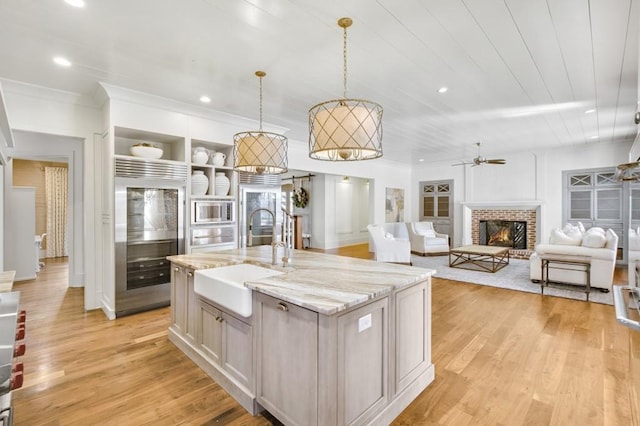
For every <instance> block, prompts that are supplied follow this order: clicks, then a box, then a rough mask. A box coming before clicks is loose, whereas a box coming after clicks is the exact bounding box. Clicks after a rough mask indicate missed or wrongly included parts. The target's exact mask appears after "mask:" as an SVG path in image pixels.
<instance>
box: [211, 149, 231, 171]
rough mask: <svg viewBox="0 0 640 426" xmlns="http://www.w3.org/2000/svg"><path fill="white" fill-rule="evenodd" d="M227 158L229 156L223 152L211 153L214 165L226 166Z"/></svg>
mask: <svg viewBox="0 0 640 426" xmlns="http://www.w3.org/2000/svg"><path fill="white" fill-rule="evenodd" d="M226 159H227V156H226V155H224V154H223V153H222V152H215V151H214V152H212V153H211V164H213V165H214V166H218V167H220V166H224V160H226Z"/></svg>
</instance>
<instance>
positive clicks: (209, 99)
mask: <svg viewBox="0 0 640 426" xmlns="http://www.w3.org/2000/svg"><path fill="white" fill-rule="evenodd" d="M200 102H202V103H203V104H208V103H209V102H211V98H210V97H208V96H205V95H202V96H200Z"/></svg>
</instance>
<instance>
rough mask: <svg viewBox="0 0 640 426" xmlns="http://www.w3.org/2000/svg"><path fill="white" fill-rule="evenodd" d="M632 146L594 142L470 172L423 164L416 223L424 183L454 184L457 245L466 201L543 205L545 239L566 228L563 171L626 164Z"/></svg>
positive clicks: (417, 176) (416, 171)
mask: <svg viewBox="0 0 640 426" xmlns="http://www.w3.org/2000/svg"><path fill="white" fill-rule="evenodd" d="M631 143H632V141H628V142H622V143H615V144H614V143H594V144H586V145H584V146H582V147H578V148H576V147H568V148H560V149H555V150H548V151H539V152H523V153H516V154H508V155H504V156H502V155H499V154H498V156H500V157H503V158H505V159H506V160H507V164H505V165H489V164H484V165H481V166H476V167H471V166H469V165H467V166H451V163H453V162H451V163H446V164H443V163H421V164H420V165H418V166H415V167H414V168H413V171H412V176H411V182H412V185H411V188H412V189H411V193H412V194H413V199H414V200H415V201H416V202H414V203H413V208H412V210H411V216H412V219H411V220H417V219H418V214H419V212H418V203H417V200H418V196H419V186H418V183H419V182H421V181H433V180H444V179H453V181H454V183H453V185H454V241H453V245H454V246H459V245H461V243H462V242H461V238H462V221H461V220H460V219H461V218H462V206H461V204H460V203H462V202H471V201H476V202H479V201H488V202H493V201H541V202H542V203H543V206H544V208H543V209H542V216H543V217H542V218H541V220H540V225H541V229H540V232H541V235H540V236H539V237H540V238H542V239H546V238H547V236H548V234H549V232H551V229H553V228H557V227H560V226H562V225H563V224H562V190H563V182H562V172H563V171H566V170H577V169H591V168H599V167H613V166H616V165H617V164H619V163H622V162H625V161H627V160H626V159H627V158H628V155H629V149H630V147H631Z"/></svg>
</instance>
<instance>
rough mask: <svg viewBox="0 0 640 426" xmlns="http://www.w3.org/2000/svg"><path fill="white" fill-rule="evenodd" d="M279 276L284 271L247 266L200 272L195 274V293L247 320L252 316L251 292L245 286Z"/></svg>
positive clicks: (247, 264)
mask: <svg viewBox="0 0 640 426" xmlns="http://www.w3.org/2000/svg"><path fill="white" fill-rule="evenodd" d="M281 274H283V272H280V271H274V270H273V269H269V268H263V267H262V266H256V265H252V264H250V263H240V264H238V265H231V266H222V267H220V268H212V269H200V270H197V271H196V274H195V279H194V291H195V292H196V293H197V294H199V295H200V296H202V297H205V298H207V299H209V300H211V301H212V302H215V303H217V304H219V305H221V306H223V307H225V308H227V309H230V310H231V311H233V312H235V313H237V314H239V315H242V316H243V317H250V316H251V314H252V313H253V302H252V296H251V289H248V288H247V287H245V286H244V283H245V282H247V281H255V280H259V279H262V278H267V277H272V276H275V275H281Z"/></svg>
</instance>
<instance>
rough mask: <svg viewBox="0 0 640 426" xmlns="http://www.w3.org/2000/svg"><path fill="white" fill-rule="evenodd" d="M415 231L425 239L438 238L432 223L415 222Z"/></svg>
mask: <svg viewBox="0 0 640 426" xmlns="http://www.w3.org/2000/svg"><path fill="white" fill-rule="evenodd" d="M413 229H415V231H416V234H418V235H422V236H423V237H427V238H435V236H436V233H435V232H434V231H433V228H431V223H430V222H426V223H422V222H415V223H414V224H413Z"/></svg>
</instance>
